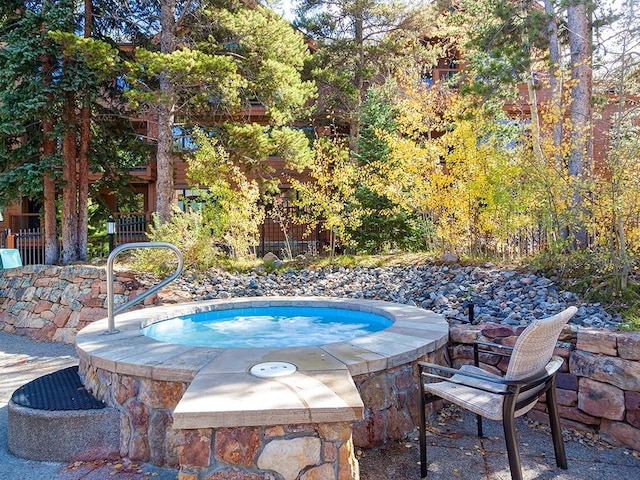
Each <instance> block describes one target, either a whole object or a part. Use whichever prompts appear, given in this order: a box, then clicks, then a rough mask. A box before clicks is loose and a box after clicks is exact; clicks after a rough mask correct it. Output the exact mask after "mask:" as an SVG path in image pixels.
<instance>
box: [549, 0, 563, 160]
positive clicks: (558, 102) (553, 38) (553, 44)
mask: <svg viewBox="0 0 640 480" xmlns="http://www.w3.org/2000/svg"><path fill="white" fill-rule="evenodd" d="M544 10H545V12H546V13H547V15H548V16H549V21H548V22H547V38H548V40H549V87H550V88H551V109H550V113H551V118H552V121H553V147H554V149H553V151H554V156H555V163H556V167H560V166H561V165H562V164H563V158H562V149H561V148H560V147H561V145H562V118H563V113H564V112H563V111H562V79H561V74H562V68H560V67H561V65H560V43H559V41H558V17H557V14H556V2H555V0H544Z"/></svg>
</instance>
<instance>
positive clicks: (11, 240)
mask: <svg viewBox="0 0 640 480" xmlns="http://www.w3.org/2000/svg"><path fill="white" fill-rule="evenodd" d="M7 248H16V236H15V235H14V234H13V233H10V234H9V235H7Z"/></svg>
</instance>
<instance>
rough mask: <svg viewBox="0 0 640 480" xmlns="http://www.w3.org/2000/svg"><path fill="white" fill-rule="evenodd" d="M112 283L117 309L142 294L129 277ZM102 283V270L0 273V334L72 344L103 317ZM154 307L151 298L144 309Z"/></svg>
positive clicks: (49, 268) (104, 293) (104, 283)
mask: <svg viewBox="0 0 640 480" xmlns="http://www.w3.org/2000/svg"><path fill="white" fill-rule="evenodd" d="M114 277H115V280H114V300H115V304H116V305H119V304H122V303H124V302H126V301H127V300H129V299H130V298H133V297H134V296H136V295H138V293H140V292H142V291H144V290H145V289H146V288H145V287H144V286H143V285H141V284H140V282H138V280H136V278H135V276H134V273H132V272H126V271H119V272H115V275H114ZM106 278H107V274H106V270H105V269H104V267H92V266H85V265H82V266H80V265H76V266H66V267H58V266H44V265H29V266H25V267H21V268H12V269H7V270H1V269H0V331H5V332H7V333H14V334H17V335H23V336H27V337H30V338H33V339H34V340H46V341H53V342H64V343H73V342H74V339H75V336H76V333H77V332H78V331H79V330H81V329H82V328H84V327H85V326H86V325H88V324H89V323H91V322H93V321H95V320H99V319H101V318H105V317H106V316H107V280H106ZM154 301H155V296H153V295H152V296H151V297H149V298H147V299H146V300H145V304H147V305H149V304H153V303H154Z"/></svg>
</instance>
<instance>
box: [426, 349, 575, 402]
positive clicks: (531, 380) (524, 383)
mask: <svg viewBox="0 0 640 480" xmlns="http://www.w3.org/2000/svg"><path fill="white" fill-rule="evenodd" d="M563 361H564V360H562V358H560V357H556V356H554V357H552V358H551V360H550V361H549V363H548V364H547V368H545V370H544V371H543V372H541V373H539V374H536V375H530V376H528V377H526V378H522V379H520V380H507V379H506V378H503V377H494V376H490V375H486V376H485V375H479V374H477V373H472V372H465V371H464V370H458V369H455V368H450V367H443V366H441V365H436V364H434V363H427V362H419V363H418V365H419V367H420V376H425V377H429V378H436V379H440V380H444V381H447V382H452V383H456V384H459V385H465V386H467V387H471V388H478V387H477V386H476V385H469V384H467V383H464V382H460V381H455V380H451V378H449V377H444V376H442V375H437V374H433V373H426V372H423V371H422V370H423V369H425V368H429V369H431V370H434V371H440V372H443V373H450V374H452V375H460V376H463V377H469V378H474V379H476V380H482V381H486V382H491V383H494V384H496V385H504V386H505V387H517V391H519V390H520V388H522V387H526V389H530V388H534V387H536V386H537V385H540V384H542V383H544V382H545V381H546V380H547V379H548V378H550V377H552V376H554V375H555V374H556V373H557V371H558V370H559V368H560V366H562V363H563ZM478 389H479V390H484V389H482V388H478ZM485 391H489V392H492V393H497V392H494V391H492V390H485ZM513 393H516V392H510V391H506V392H503V393H502V394H503V395H509V394H513Z"/></svg>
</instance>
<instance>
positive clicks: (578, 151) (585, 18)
mask: <svg viewBox="0 0 640 480" xmlns="http://www.w3.org/2000/svg"><path fill="white" fill-rule="evenodd" d="M567 23H568V27H569V47H570V49H571V80H572V88H571V113H570V118H571V150H570V153H569V175H570V176H571V177H572V178H573V179H574V185H575V186H574V193H573V195H572V199H571V204H572V211H573V213H574V216H575V220H574V226H573V233H574V236H575V241H576V246H577V247H578V248H584V247H586V246H587V244H588V238H587V229H586V225H585V219H586V208H585V197H586V192H587V181H588V180H589V177H590V175H589V174H590V171H591V166H592V165H591V164H592V162H591V156H592V155H591V151H592V148H591V145H592V141H591V90H592V85H591V81H592V75H591V35H590V29H589V24H590V22H589V13H588V10H587V5H586V3H585V1H584V0H575V1H574V2H572V3H571V4H569V6H568V7H567Z"/></svg>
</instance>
